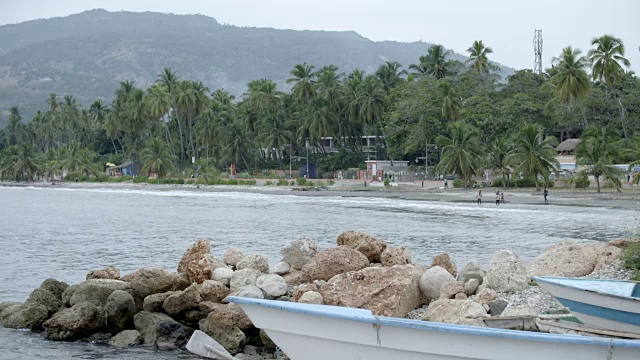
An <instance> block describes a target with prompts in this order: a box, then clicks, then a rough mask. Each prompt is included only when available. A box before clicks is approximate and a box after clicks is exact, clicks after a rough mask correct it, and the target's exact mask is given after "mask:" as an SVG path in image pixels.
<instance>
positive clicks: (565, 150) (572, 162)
mask: <svg viewBox="0 0 640 360" xmlns="http://www.w3.org/2000/svg"><path fill="white" fill-rule="evenodd" d="M579 142H580V139H567V140H565V141H563V142H561V143H560V145H558V147H557V148H556V150H557V151H558V155H557V156H556V160H558V163H560V170H566V171H574V170H575V169H576V154H575V151H576V146H577V145H578V143H579Z"/></svg>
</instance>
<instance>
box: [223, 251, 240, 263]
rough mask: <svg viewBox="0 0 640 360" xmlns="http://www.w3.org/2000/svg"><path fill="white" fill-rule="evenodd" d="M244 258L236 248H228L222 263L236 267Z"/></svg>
mask: <svg viewBox="0 0 640 360" xmlns="http://www.w3.org/2000/svg"><path fill="white" fill-rule="evenodd" d="M243 258H244V253H243V252H242V250H240V249H238V248H229V249H227V251H225V252H224V256H223V258H222V259H223V261H224V263H225V264H227V265H230V266H236V264H237V263H239V262H240V260H242V259H243Z"/></svg>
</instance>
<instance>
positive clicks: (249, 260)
mask: <svg viewBox="0 0 640 360" xmlns="http://www.w3.org/2000/svg"><path fill="white" fill-rule="evenodd" d="M236 269H238V270H243V269H256V270H259V271H260V272H261V273H264V274H267V273H269V259H267V257H266V256H264V255H260V254H254V255H249V256H245V257H244V258H242V260H240V261H239V262H238V263H237V264H236Z"/></svg>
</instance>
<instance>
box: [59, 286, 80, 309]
mask: <svg viewBox="0 0 640 360" xmlns="http://www.w3.org/2000/svg"><path fill="white" fill-rule="evenodd" d="M78 285H79V284H75V285H69V286H67V288H66V289H64V291H63V292H62V296H61V300H62V306H64V307H71V304H70V302H71V297H72V296H73V293H75V292H76V289H77V288H78Z"/></svg>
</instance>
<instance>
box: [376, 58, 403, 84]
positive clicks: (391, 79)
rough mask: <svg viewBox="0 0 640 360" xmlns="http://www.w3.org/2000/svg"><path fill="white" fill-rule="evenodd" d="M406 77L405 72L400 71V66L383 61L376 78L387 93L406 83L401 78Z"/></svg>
mask: <svg viewBox="0 0 640 360" xmlns="http://www.w3.org/2000/svg"><path fill="white" fill-rule="evenodd" d="M406 75H407V70H402V65H400V63H398V62H396V61H385V62H384V64H383V65H380V67H379V68H378V71H376V76H377V77H378V79H379V80H380V82H382V87H383V88H384V89H385V90H386V91H389V90H391V89H393V88H395V87H396V86H398V85H400V84H401V83H403V82H404V81H406V80H405V79H404V78H403V76H406Z"/></svg>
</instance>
